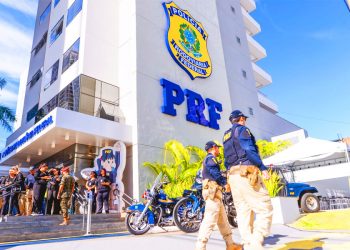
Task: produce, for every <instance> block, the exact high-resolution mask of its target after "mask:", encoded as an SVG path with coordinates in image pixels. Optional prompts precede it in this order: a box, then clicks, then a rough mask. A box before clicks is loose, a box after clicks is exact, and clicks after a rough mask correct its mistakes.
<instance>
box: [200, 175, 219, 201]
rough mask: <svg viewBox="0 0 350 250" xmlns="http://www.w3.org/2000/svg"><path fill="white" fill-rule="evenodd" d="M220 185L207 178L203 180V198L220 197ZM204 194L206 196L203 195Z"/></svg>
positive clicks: (212, 198)
mask: <svg viewBox="0 0 350 250" xmlns="http://www.w3.org/2000/svg"><path fill="white" fill-rule="evenodd" d="M221 190H222V187H221V186H220V185H218V184H217V183H216V182H215V181H210V180H208V179H204V180H203V198H204V200H206V199H207V198H209V199H211V200H214V199H215V198H217V199H221V198H222V192H221ZM205 196H206V197H205Z"/></svg>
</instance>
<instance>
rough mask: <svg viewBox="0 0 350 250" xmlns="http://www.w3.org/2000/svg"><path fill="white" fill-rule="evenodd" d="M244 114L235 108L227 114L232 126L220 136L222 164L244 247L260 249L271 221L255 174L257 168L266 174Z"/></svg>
mask: <svg viewBox="0 0 350 250" xmlns="http://www.w3.org/2000/svg"><path fill="white" fill-rule="evenodd" d="M247 118H248V117H247V116H245V115H244V114H243V113H242V112H241V111H239V110H234V111H233V112H232V113H231V115H230V118H229V120H230V121H231V123H232V127H231V128H230V129H229V130H227V131H226V132H225V134H224V138H223V142H224V155H225V167H226V169H227V171H228V182H229V184H230V188H231V192H232V196H233V201H234V204H235V207H236V210H237V222H238V229H239V231H240V234H241V237H242V240H243V244H244V249H253V250H259V249H263V247H262V244H263V241H264V236H267V235H268V234H269V231H270V227H271V221H272V205H271V199H270V197H269V195H268V192H267V190H266V188H265V186H264V184H263V182H262V180H261V177H260V176H259V174H258V172H259V170H260V171H261V173H262V177H263V178H264V179H269V178H270V177H269V174H268V172H267V168H266V167H265V166H264V164H263V163H262V161H261V159H260V156H259V153H258V148H257V146H256V142H255V138H254V136H253V135H252V133H251V132H250V130H249V129H248V128H247V127H246V126H245V124H246V119H247ZM254 214H255V221H254V225H252V222H253V217H252V216H253V215H254Z"/></svg>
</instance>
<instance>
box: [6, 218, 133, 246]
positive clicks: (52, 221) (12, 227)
mask: <svg viewBox="0 0 350 250" xmlns="http://www.w3.org/2000/svg"><path fill="white" fill-rule="evenodd" d="M70 218H71V220H70V224H69V225H68V226H59V224H60V223H61V222H62V216H61V215H51V216H18V217H15V216H10V217H8V218H7V222H4V221H3V222H1V223H0V243H5V242H13V241H27V240H38V239H49V238H59V237H67V236H82V235H84V234H85V233H86V217H85V227H84V228H83V215H70ZM121 231H126V227H125V223H124V218H121V217H120V215H119V214H93V215H92V216H91V233H92V234H102V233H116V232H121Z"/></svg>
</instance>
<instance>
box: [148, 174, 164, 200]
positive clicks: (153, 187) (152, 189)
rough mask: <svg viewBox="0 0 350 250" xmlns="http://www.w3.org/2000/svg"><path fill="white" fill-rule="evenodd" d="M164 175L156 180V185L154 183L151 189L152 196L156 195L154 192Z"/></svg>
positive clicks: (160, 175)
mask: <svg viewBox="0 0 350 250" xmlns="http://www.w3.org/2000/svg"><path fill="white" fill-rule="evenodd" d="M162 176H163V175H162V173H160V174H159V175H158V176H157V178H156V179H155V181H154V183H153V186H152V187H151V189H150V194H151V195H154V190H155V188H156V186H157V185H158V184H159V182H160V180H161V179H162Z"/></svg>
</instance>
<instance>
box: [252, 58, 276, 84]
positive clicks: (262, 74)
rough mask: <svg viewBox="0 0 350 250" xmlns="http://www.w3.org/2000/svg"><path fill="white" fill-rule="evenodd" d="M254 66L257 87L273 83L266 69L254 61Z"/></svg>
mask: <svg viewBox="0 0 350 250" xmlns="http://www.w3.org/2000/svg"><path fill="white" fill-rule="evenodd" d="M252 66H253V72H254V78H255V81H256V87H257V88H262V87H264V86H267V85H269V84H270V83H272V78H271V76H270V75H269V74H268V73H267V72H266V71H265V70H263V69H262V68H260V67H259V66H258V65H256V64H255V63H254V62H252Z"/></svg>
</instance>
